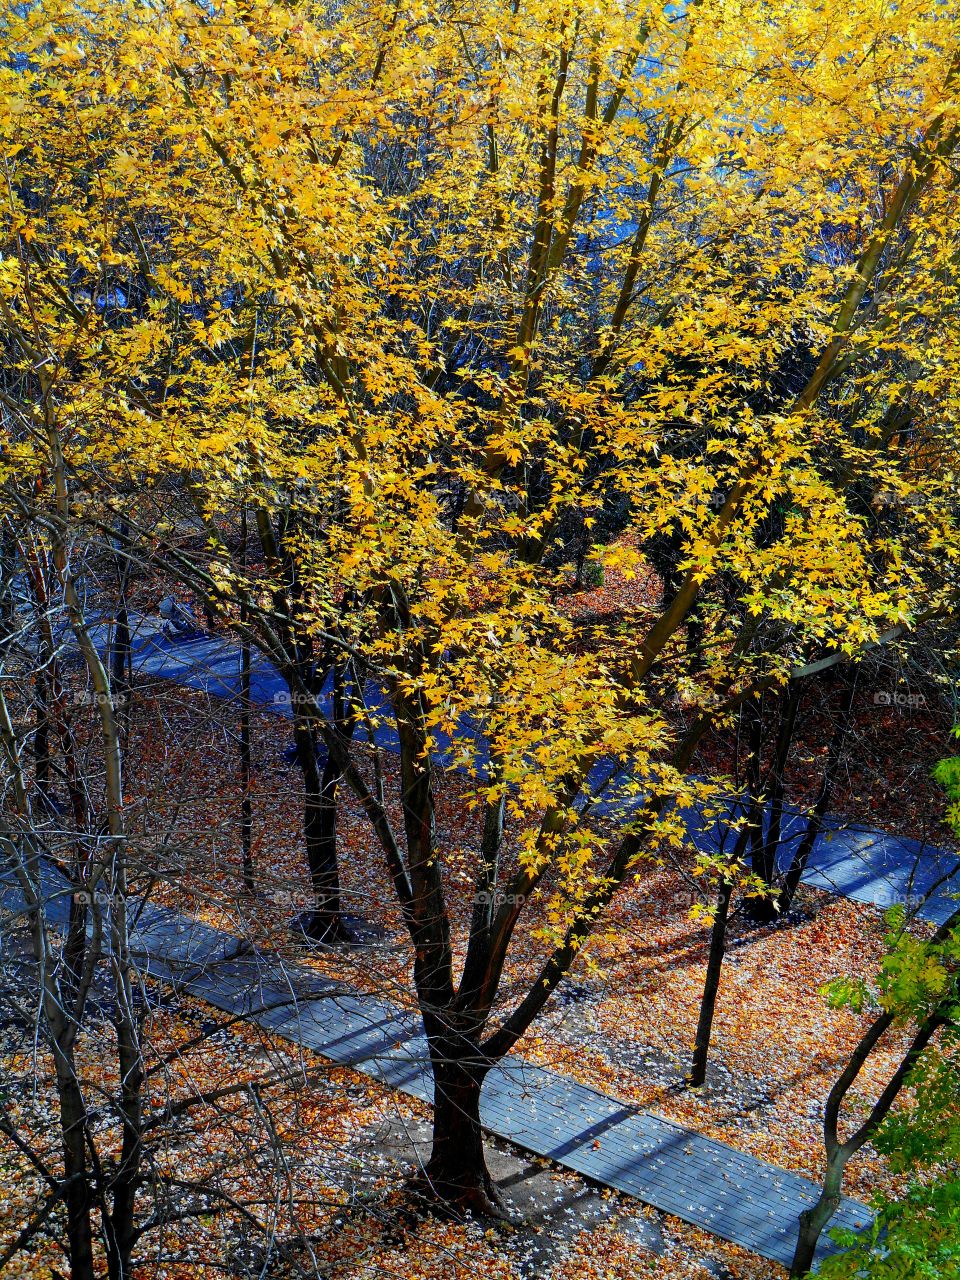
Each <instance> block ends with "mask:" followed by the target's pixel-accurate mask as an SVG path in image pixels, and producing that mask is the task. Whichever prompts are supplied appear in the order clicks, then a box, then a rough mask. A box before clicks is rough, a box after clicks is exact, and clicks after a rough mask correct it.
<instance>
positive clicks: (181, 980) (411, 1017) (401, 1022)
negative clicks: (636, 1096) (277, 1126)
mask: <svg viewBox="0 0 960 1280" xmlns="http://www.w3.org/2000/svg"><path fill="white" fill-rule="evenodd" d="M45 898H46V908H45V909H46V912H47V915H48V918H49V919H50V920H52V921H57V920H60V921H62V920H65V919H66V917H67V912H68V906H69V902H68V893H67V890H66V887H65V886H64V884H63V882H62V881H58V880H57V878H56V876H55V875H54V873H52V872H51V873H50V878H49V880H48V882H47V884H46V885H45ZM0 904H2V905H3V906H4V907H5V908H6V909H7V910H8V911H11V912H13V913H14V914H22V912H23V910H24V906H23V899H22V897H21V895H20V892H19V890H18V889H17V888H16V886H15V885H13V884H11V883H10V881H9V879H7V880H6V881H2V880H0ZM136 943H137V950H138V952H139V953H140V964H141V967H142V970H143V971H144V972H145V973H146V974H149V975H151V976H153V977H154V978H157V979H159V980H162V981H165V982H168V983H173V984H174V985H175V986H176V987H177V989H179V990H181V991H184V992H187V993H189V994H191V995H193V996H196V997H198V998H200V999H202V1000H204V1001H206V1002H207V1003H209V1004H211V1005H213V1006H214V1007H215V1008H217V1009H220V1010H221V1011H223V1012H225V1013H229V1014H241V1015H243V1016H244V1017H246V1018H248V1019H249V1020H250V1021H251V1022H253V1023H255V1024H257V1025H259V1026H261V1027H263V1028H264V1029H266V1030H268V1031H271V1032H273V1033H275V1034H277V1035H280V1036H282V1037H283V1038H284V1039H286V1040H289V1041H290V1042H292V1043H294V1044H298V1045H302V1046H303V1047H304V1048H306V1049H309V1050H312V1051H314V1052H315V1053H318V1054H320V1055H321V1056H322V1057H325V1058H327V1059H329V1060H330V1061H333V1062H336V1063H339V1064H343V1065H345V1066H350V1067H352V1068H354V1069H355V1070H357V1071H361V1072H363V1073H365V1074H366V1075H369V1076H371V1077H373V1078H375V1079H377V1080H379V1081H382V1082H383V1083H384V1084H387V1085H389V1086H391V1087H393V1088H395V1089H398V1090H400V1091H401V1092H403V1093H407V1094H410V1095H411V1096H413V1097H415V1098H419V1099H421V1100H423V1101H425V1102H432V1100H433V1089H432V1083H431V1079H430V1073H429V1066H428V1062H427V1055H426V1042H425V1039H424V1037H423V1034H422V1027H421V1024H420V1021H419V1017H418V1015H417V1014H416V1013H414V1012H412V1011H405V1010H402V1009H400V1008H399V1007H397V1006H396V1005H394V1004H392V1003H391V1002H389V1001H386V1000H383V999H380V998H375V997H367V996H362V995H358V994H357V993H355V992H352V991H350V990H348V989H346V988H344V987H341V986H339V985H338V984H336V983H334V982H331V981H327V980H325V979H323V978H321V977H320V976H319V975H318V974H317V973H316V972H315V971H314V970H313V969H311V968H310V967H309V966H308V965H304V964H290V963H284V962H283V961H282V960H281V959H280V957H278V956H277V955H274V954H272V953H270V952H262V951H256V950H254V949H253V948H252V947H250V946H249V945H248V944H244V943H243V942H242V940H241V939H239V938H236V937H234V936H233V935H231V934H228V933H225V932H222V931H218V930H216V929H213V928H211V927H209V926H208V925H206V924H203V923H202V922H200V921H197V920H195V919H193V918H191V917H188V916H184V915H181V914H179V913H177V912H174V911H170V910H167V909H165V908H162V907H156V906H153V905H149V904H148V905H147V906H146V907H145V908H144V910H143V912H142V914H141V916H140V920H139V924H138V930H137V939H136ZM482 1117H483V1123H484V1127H485V1128H486V1129H487V1131H488V1132H489V1133H491V1134H494V1135H496V1136H498V1137H501V1138H505V1139H507V1140H508V1141H509V1142H512V1143H515V1144H516V1145H517V1146H518V1147H521V1148H523V1149H524V1150H526V1151H529V1152H532V1153H534V1154H536V1155H539V1156H545V1157H547V1158H548V1159H550V1160H553V1161H555V1162H556V1163H557V1164H559V1165H562V1166H563V1167H565V1168H567V1169H572V1170H574V1171H575V1172H577V1173H580V1174H583V1175H584V1176H586V1177H588V1178H590V1179H592V1180H593V1181H595V1182H598V1183H601V1184H603V1185H604V1186H608V1187H612V1188H615V1189H616V1190H618V1191H623V1192H626V1193H628V1194H629V1195H632V1196H635V1197H636V1198H637V1199H638V1200H641V1201H643V1202H644V1203H645V1204H649V1205H652V1206H653V1207H654V1208H656V1209H660V1210H662V1211H664V1212H665V1213H669V1214H673V1215H674V1216H676V1217H678V1218H680V1219H682V1220H683V1221H685V1222H689V1223H693V1224H694V1225H695V1226H698V1227H702V1228H705V1229H706V1230H707V1231H710V1232H711V1233H712V1234H713V1235H715V1236H718V1237H719V1238H720V1239H723V1240H729V1241H732V1242H733V1243H734V1244H738V1245H742V1246H743V1247H745V1248H747V1249H750V1250H751V1251H752V1252H754V1253H757V1254H759V1255H760V1256H761V1257H764V1258H767V1259H770V1260H772V1261H775V1262H779V1263H781V1264H784V1265H787V1264H789V1262H790V1260H791V1258H792V1255H793V1247H794V1243H795V1241H796V1233H797V1215H798V1214H799V1213H800V1210H801V1209H802V1208H804V1207H805V1206H806V1205H808V1204H810V1203H811V1201H812V1200H813V1199H815V1198H816V1195H817V1188H816V1186H815V1185H814V1184H813V1183H812V1182H810V1181H809V1180H808V1179H806V1178H802V1177H800V1176H799V1175H797V1174H795V1173H790V1172H788V1171H786V1170H783V1169H778V1168H776V1167H774V1166H773V1165H770V1164H767V1163H766V1162H764V1161H762V1160H758V1159H756V1158H755V1157H753V1156H749V1155H746V1154H744V1153H743V1152H740V1151H737V1150H736V1149H735V1148H733V1147H731V1146H729V1145H727V1144H726V1143H723V1142H717V1141H715V1140H713V1139H711V1138H706V1137H703V1136H702V1135H700V1134H698V1133H696V1132H694V1131H692V1130H689V1129H686V1128H684V1127H683V1126H681V1125H678V1124H675V1123H673V1122H672V1121H670V1120H665V1119H663V1118H662V1117H660V1116H656V1115H652V1114H650V1113H648V1112H644V1111H641V1110H640V1109H638V1108H637V1107H635V1106H632V1105H630V1104H627V1103H624V1102H620V1101H618V1100H617V1099H615V1098H613V1097H610V1096H608V1095H607V1094H604V1093H601V1092H599V1091H598V1090H595V1089H591V1088H588V1087H587V1086H585V1085H581V1084H579V1083H578V1082H577V1081H575V1080H572V1079H570V1078H569V1077H566V1076H563V1075H560V1074H558V1073H557V1072H554V1071H550V1070H547V1069H545V1068H543V1067H540V1066H536V1065H534V1064H532V1063H529V1062H526V1061H524V1059H523V1058H521V1057H519V1056H516V1055H511V1056H510V1057H509V1058H508V1059H507V1060H506V1061H505V1062H504V1063H503V1064H502V1065H501V1066H499V1067H497V1068H496V1069H494V1070H493V1071H491V1073H490V1075H489V1076H488V1078H487V1081H486V1083H485V1085H484V1090H483V1095H482ZM870 1216H871V1214H870V1210H869V1209H867V1207H866V1206H865V1205H862V1204H859V1203H857V1202H856V1201H854V1200H850V1199H845V1200H844V1201H843V1203H842V1205H841V1207H840V1210H839V1211H838V1213H837V1216H836V1218H835V1220H834V1225H837V1226H845V1227H861V1226H865V1225H866V1224H867V1223H868V1222H869V1220H870ZM832 1248H833V1246H832V1244H831V1243H830V1241H829V1240H824V1242H823V1251H822V1252H823V1253H827V1252H829V1251H831V1250H832Z"/></svg>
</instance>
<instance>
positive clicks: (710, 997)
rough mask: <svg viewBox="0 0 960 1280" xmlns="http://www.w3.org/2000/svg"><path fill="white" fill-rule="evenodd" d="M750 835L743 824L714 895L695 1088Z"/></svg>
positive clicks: (703, 1074) (703, 1071)
mask: <svg viewBox="0 0 960 1280" xmlns="http://www.w3.org/2000/svg"><path fill="white" fill-rule="evenodd" d="M750 835H751V826H750V822H749V821H748V822H747V823H745V824H744V826H743V828H742V829H741V831H740V834H739V835H738V836H737V843H736V844H735V845H734V848H733V853H732V854H731V856H730V874H729V875H728V876H725V877H724V879H723V880H721V882H720V889H719V892H718V894H717V910H716V913H715V915H714V917H713V927H712V928H711V930H710V952H709V955H708V956H707V973H706V978H705V979H704V983H703V996H702V997H701V1000H700V1017H699V1019H698V1020H697V1037H696V1040H695V1042H694V1047H693V1061H692V1062H691V1064H690V1074H689V1076H688V1077H687V1083H688V1084H690V1085H691V1086H692V1087H693V1088H698V1087H699V1086H700V1085H702V1084H703V1082H704V1080H705V1079H706V1078H707V1058H708V1055H709V1053H710V1037H711V1034H712V1032H713V1016H714V1013H715V1011H716V1008H717V994H718V993H719V990H720V975H721V973H722V971H723V957H724V956H725V955H726V950H727V920H728V918H729V915H730V899H731V898H732V897H733V885H734V873H735V871H736V869H737V867H738V866H739V865H740V863H741V861H742V860H743V855H744V853H746V849H747V843H748V841H749V839H750Z"/></svg>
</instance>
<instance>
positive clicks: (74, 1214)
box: [54, 1046, 94, 1280]
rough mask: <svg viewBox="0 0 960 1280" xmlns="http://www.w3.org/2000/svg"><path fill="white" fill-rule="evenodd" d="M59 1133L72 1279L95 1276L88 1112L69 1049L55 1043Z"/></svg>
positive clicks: (77, 1279)
mask: <svg viewBox="0 0 960 1280" xmlns="http://www.w3.org/2000/svg"><path fill="white" fill-rule="evenodd" d="M54 1057H55V1061H56V1070H57V1092H58V1095H59V1103H60V1134H61V1141H62V1144H63V1173H64V1191H63V1201H64V1205H65V1206H66V1210H67V1249H68V1253H69V1257H70V1275H71V1280H94V1266H93V1231H92V1229H91V1225H90V1209H91V1195H90V1181H89V1178H88V1171H87V1147H86V1130H87V1115H86V1107H85V1106H84V1103H83V1094H82V1093H81V1092H80V1086H79V1084H78V1083H77V1078H76V1074H75V1072H74V1069H73V1063H72V1060H71V1057H70V1055H69V1054H68V1053H64V1052H63V1051H61V1050H59V1049H58V1048H57V1047H56V1046H54Z"/></svg>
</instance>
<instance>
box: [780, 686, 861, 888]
mask: <svg viewBox="0 0 960 1280" xmlns="http://www.w3.org/2000/svg"><path fill="white" fill-rule="evenodd" d="M859 674H860V667H859V663H858V664H855V665H854V666H853V668H852V670H850V671H849V672H847V675H846V681H847V688H846V691H845V693H844V697H843V702H842V704H841V706H840V715H839V719H838V720H837V723H836V726H835V728H834V731H833V735H832V737H831V739H830V750H829V753H828V755H827V763H826V765H825V766H824V770H823V780H822V781H821V783H820V791H819V793H818V795H817V799H816V801H815V802H814V806H813V812H812V813H811V814H810V817H809V818H808V820H807V827H806V830H805V831H804V833H803V838H802V840H801V841H800V844H799V845H798V847H797V851H796V853H795V854H794V856H793V861H792V862H791V864H790V868H789V870H788V871H787V874H786V876H785V877H784V882H783V888H782V890H781V891H780V911H781V913H785V912H787V911H789V910H790V907H791V906H792V904H793V900H794V898H795V897H796V893H797V890H798V889H799V887H800V881H801V880H802V878H803V873H804V871H806V869H807V863H808V861H809V860H810V854H811V853H812V852H813V846H814V845H815V844H816V842H817V837H818V836H819V835H820V832H821V830H822V828H823V820H824V818H825V816H826V812H827V809H828V808H829V806H830V801H831V798H832V796H833V784H834V779H835V778H836V776H837V773H838V772H839V769H840V761H841V758H842V755H843V745H844V741H845V739H846V736H847V729H848V726H849V724H850V716H851V713H852V711H853V700H854V697H855V695H856V691H857V680H858V678H859Z"/></svg>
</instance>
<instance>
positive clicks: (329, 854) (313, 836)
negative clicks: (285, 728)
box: [294, 721, 345, 942]
mask: <svg viewBox="0 0 960 1280" xmlns="http://www.w3.org/2000/svg"><path fill="white" fill-rule="evenodd" d="M294 737H295V739H296V744H297V760H298V763H299V765H300V769H301V771H302V773H303V835H304V840H305V841H306V846H307V864H308V866H309V868H310V885H311V888H312V889H313V903H314V905H313V911H312V913H311V916H310V920H309V923H308V924H306V925H305V931H306V932H307V933H309V935H310V936H311V937H312V938H316V939H317V941H321V942H335V941H338V940H339V939H341V938H342V937H344V936H345V929H344V924H343V919H342V916H341V908H340V872H339V868H338V866H337V784H338V783H339V781H340V776H341V775H340V771H339V770H338V768H337V767H336V765H335V764H334V763H333V761H332V760H331V759H330V757H329V756H328V757H327V758H326V759H325V761H324V764H323V771H322V773H321V770H320V765H319V761H318V759H317V736H316V733H315V731H314V730H313V728H312V727H311V726H310V725H308V724H307V723H306V722H304V721H299V722H297V724H296V727H295V729H294Z"/></svg>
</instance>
